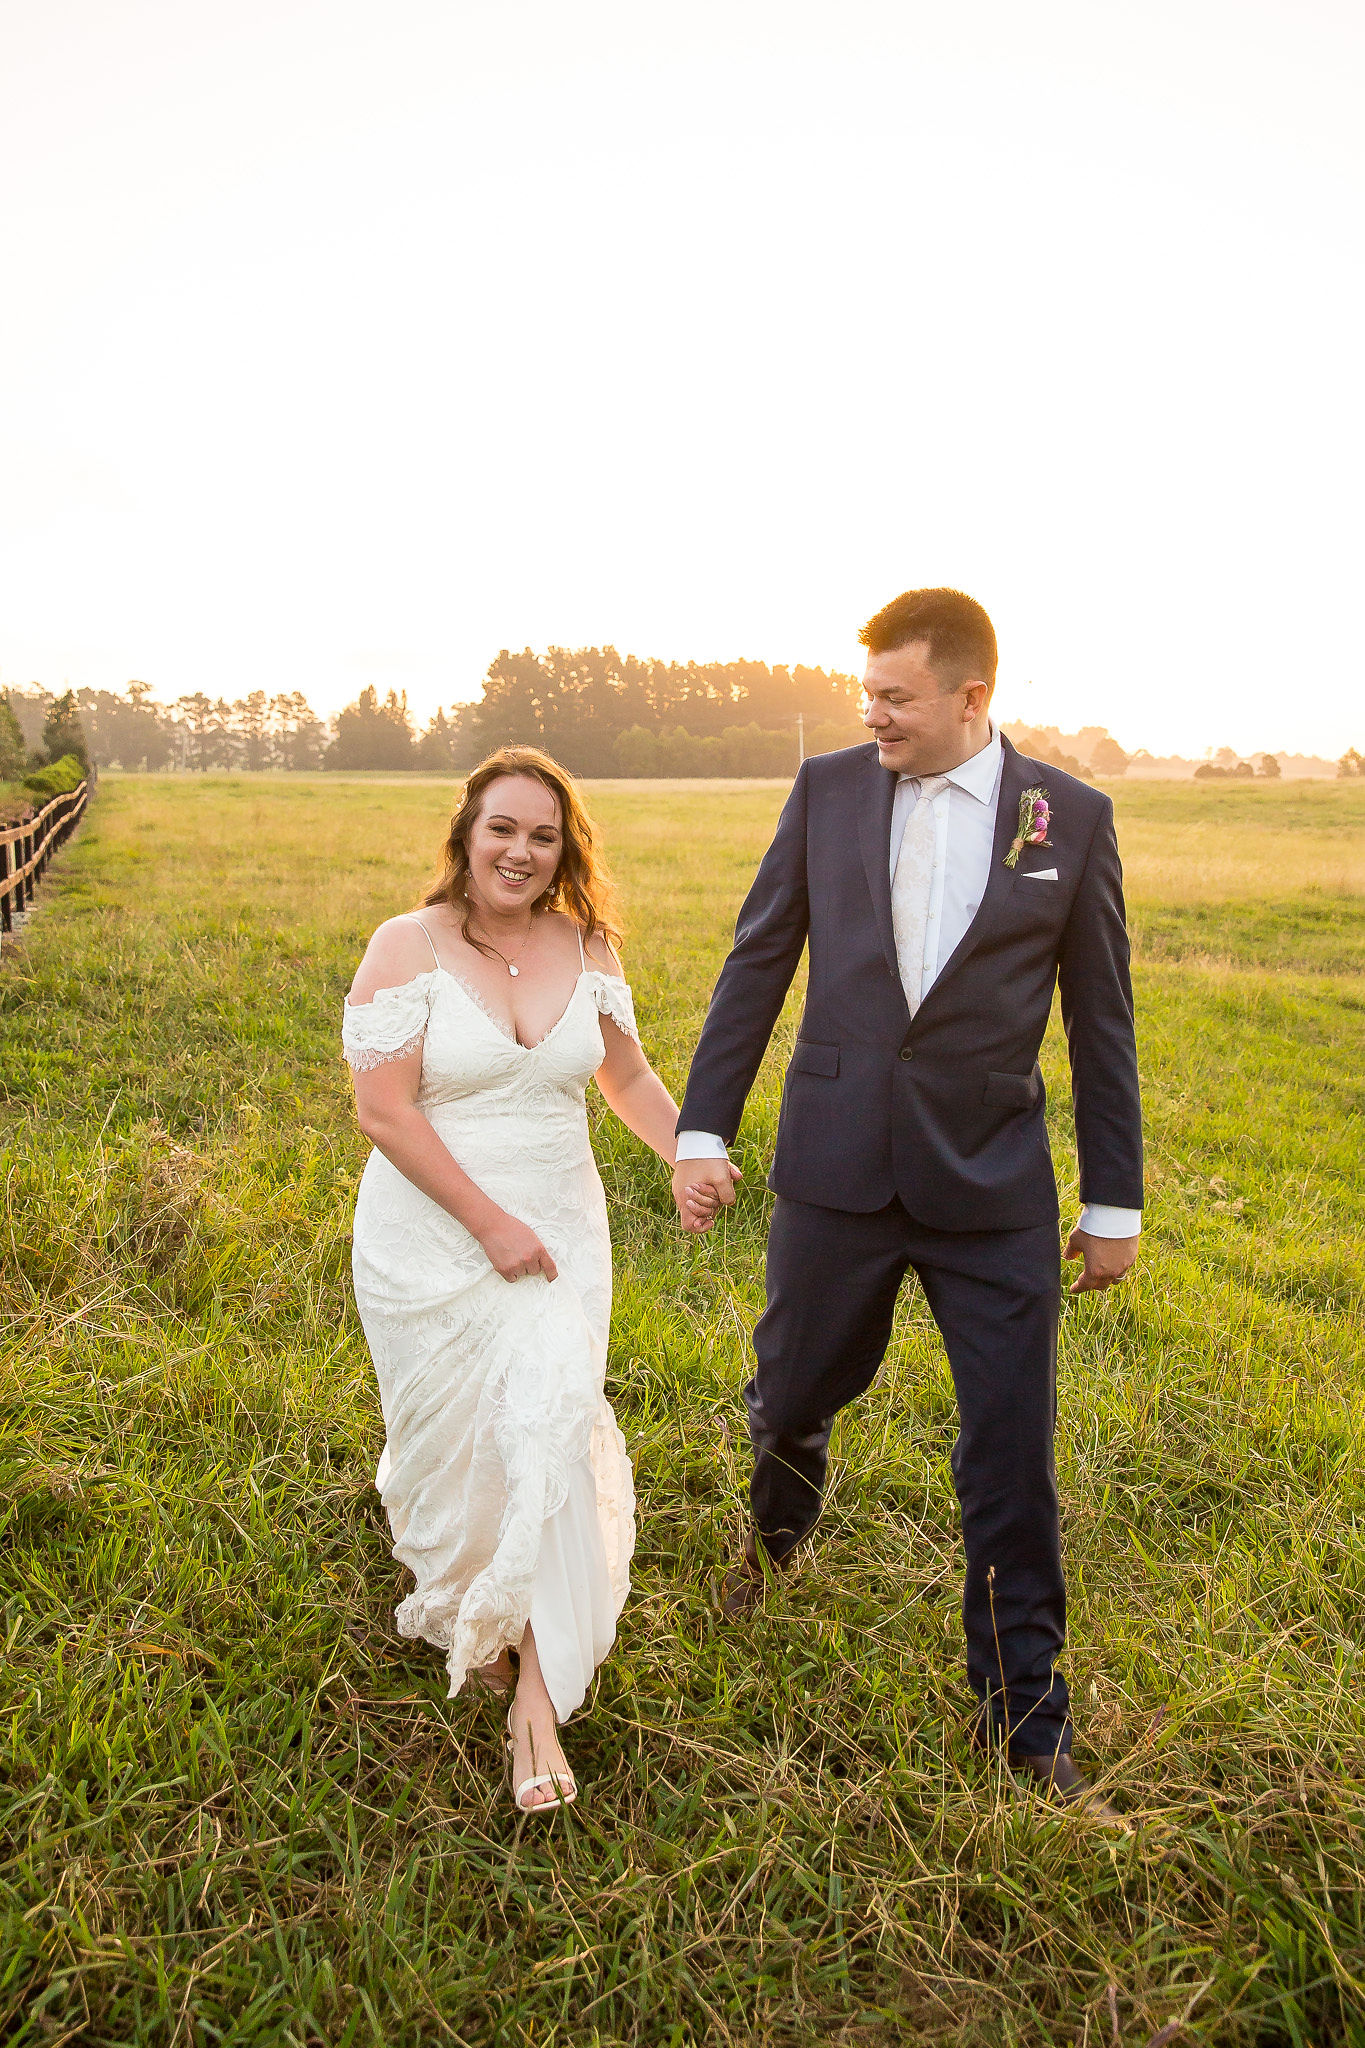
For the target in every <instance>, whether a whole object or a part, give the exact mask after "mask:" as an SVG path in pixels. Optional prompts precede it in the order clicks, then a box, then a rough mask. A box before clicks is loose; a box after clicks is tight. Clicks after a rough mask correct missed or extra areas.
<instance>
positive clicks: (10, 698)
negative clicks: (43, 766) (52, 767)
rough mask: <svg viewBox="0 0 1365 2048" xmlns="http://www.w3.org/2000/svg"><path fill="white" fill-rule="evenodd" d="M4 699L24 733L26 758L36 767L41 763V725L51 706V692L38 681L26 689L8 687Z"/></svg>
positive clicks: (44, 721)
mask: <svg viewBox="0 0 1365 2048" xmlns="http://www.w3.org/2000/svg"><path fill="white" fill-rule="evenodd" d="M5 699H6V702H7V703H8V705H9V708H10V710H11V711H12V712H13V713H14V716H15V717H16V718H17V719H18V721H19V730H20V732H22V734H23V735H24V747H25V749H26V758H27V759H28V760H30V761H31V762H32V764H33V766H34V767H35V768H36V767H38V766H39V765H40V763H41V758H42V751H43V726H44V724H45V723H46V720H47V714H48V712H49V710H50V709H51V706H52V692H51V691H50V690H45V689H43V687H42V685H41V684H40V683H30V685H29V687H28V688H27V689H26V690H20V689H13V688H11V689H8V690H7V691H6V692H5Z"/></svg>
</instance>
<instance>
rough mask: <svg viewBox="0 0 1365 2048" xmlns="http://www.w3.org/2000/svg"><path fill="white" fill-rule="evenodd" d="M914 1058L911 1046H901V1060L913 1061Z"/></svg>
mask: <svg viewBox="0 0 1365 2048" xmlns="http://www.w3.org/2000/svg"><path fill="white" fill-rule="evenodd" d="M914 1057H915V1054H914V1049H913V1047H911V1046H908V1045H903V1046H902V1047H901V1058H902V1059H903V1060H912V1059H913V1058H914Z"/></svg>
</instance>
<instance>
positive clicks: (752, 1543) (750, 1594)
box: [719, 1529, 793, 1621]
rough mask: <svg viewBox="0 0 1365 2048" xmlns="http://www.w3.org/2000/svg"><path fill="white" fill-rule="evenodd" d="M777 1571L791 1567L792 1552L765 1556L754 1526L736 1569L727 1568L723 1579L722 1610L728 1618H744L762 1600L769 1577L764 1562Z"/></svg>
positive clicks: (760, 1603)
mask: <svg viewBox="0 0 1365 2048" xmlns="http://www.w3.org/2000/svg"><path fill="white" fill-rule="evenodd" d="M765 1562H766V1564H767V1566H768V1569H769V1570H770V1571H774V1572H785V1571H790V1569H791V1566H792V1562H793V1554H791V1553H789V1554H788V1555H787V1556H786V1557H766V1556H765V1557H764V1558H760V1556H759V1554H758V1538H757V1536H755V1534H754V1532H753V1530H752V1529H750V1531H749V1533H748V1535H747V1536H746V1537H745V1538H744V1551H743V1555H742V1557H741V1559H740V1563H739V1568H738V1570H736V1571H730V1572H726V1574H725V1576H724V1577H723V1578H722V1580H721V1582H720V1589H719V1590H720V1611H721V1613H722V1614H723V1615H724V1617H725V1619H726V1620H727V1621H742V1620H743V1619H744V1616H745V1615H746V1614H752V1612H753V1610H754V1609H755V1607H759V1606H761V1605H762V1602H763V1588H764V1585H765V1584H766V1580H765V1578H764V1575H763V1566H764V1563H765Z"/></svg>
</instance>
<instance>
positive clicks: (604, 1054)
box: [343, 747, 715, 1812]
mask: <svg viewBox="0 0 1365 2048" xmlns="http://www.w3.org/2000/svg"><path fill="white" fill-rule="evenodd" d="M617 936H618V935H617V932H616V929H615V926H614V923H613V913H612V906H611V891H610V884H609V883H608V881H607V878H606V876H605V874H604V871H603V868H602V865H601V862H600V860H599V858H598V856H597V853H596V850H595V846H594V838H593V829H592V825H591V823H590V822H589V820H588V818H587V816H586V814H585V812H584V810H583V807H582V804H581V802H580V800H579V797H578V794H577V791H576V790H575V788H574V785H573V782H572V780H571V779H570V777H569V776H568V775H567V774H566V772H565V771H564V770H563V769H562V768H560V767H559V766H557V764H556V763H555V762H554V761H552V760H551V759H550V758H549V757H548V755H545V754H542V753H540V752H539V751H538V750H537V749H535V748H533V747H503V748H501V749H500V750H499V751H498V752H497V753H495V754H492V755H490V757H489V758H488V759H487V760H486V761H485V762H484V763H483V764H482V766H480V767H479V768H477V769H476V770H475V771H474V773H473V774H472V775H471V776H470V778H469V781H468V783H467V784H466V787H465V791H464V796H463V799H462V801H461V803H460V807H459V810H458V811H457V812H456V814H455V816H454V818H453V819H452V820H451V825H450V837H449V840H448V842H447V844H446V849H445V871H444V873H443V874H442V876H441V878H440V881H439V882H438V883H437V884H436V886H435V887H434V888H433V889H432V890H431V892H430V894H429V895H428V896H427V897H426V898H425V900H424V902H423V904H422V907H421V909H420V910H419V911H416V912H413V913H412V914H410V915H408V916H403V917H395V918H391V919H390V920H389V921H388V923H387V924H383V925H381V926H380V927H379V930H378V931H377V932H376V933H375V935H374V937H373V938H372V939H371V941H370V944H369V947H368V949H367V951H366V954H365V958H364V960H363V961H362V962H361V965H360V969H359V971H358V973H357V974H356V977H355V981H354V983H353V984H352V987H351V992H350V996H349V998H348V1000H347V1004H346V1009H345V1018H344V1027H343V1042H344V1047H345V1053H346V1058H347V1059H348V1061H349V1062H350V1064H351V1067H352V1069H353V1073H354V1079H355V1094H356V1107H357V1112H358V1115H359V1120H360V1127H361V1129H362V1130H363V1131H364V1132H365V1135H366V1136H367V1137H368V1138H370V1139H371V1140H372V1141H373V1143H374V1146H375V1150H374V1151H373V1152H372V1153H371V1155H370V1159H369V1164H368V1165H367V1166H366V1168H365V1173H364V1177H363V1179H362V1181H361V1184H360V1195H359V1200H358V1202H357V1205H356V1214H355V1233H354V1260H353V1265H354V1274H355V1292H356V1302H357V1305H358V1307H359V1310H360V1318H361V1321H362V1323H363V1324H364V1328H365V1335H366V1338H367V1340H368V1342H369V1347H370V1355H371V1357H372V1359H373V1361H374V1368H375V1373H376V1376H377V1378H378V1381H379V1392H380V1400H381V1402H382V1404H383V1410H384V1422H385V1427H386V1430H387V1435H388V1441H387V1444H386V1446H385V1449H384V1454H383V1457H382V1458H381V1459H380V1464H379V1470H378V1473H377V1474H376V1484H377V1485H378V1487H379V1491H380V1496H381V1498H382V1500H383V1503H384V1507H385V1510H386V1512H387V1514H388V1517H389V1523H390V1527H391V1528H392V1531H393V1547H394V1554H395V1556H396V1557H398V1558H399V1559H400V1560H401V1562H402V1563H403V1564H405V1565H406V1566H407V1567H408V1569H409V1571H410V1572H411V1573H412V1575H413V1578H414V1579H415V1581H416V1584H415V1585H414V1587H413V1589H412V1591H411V1592H410V1593H409V1594H408V1596H407V1598H406V1599H405V1600H404V1601H403V1603H402V1605H401V1606H400V1607H399V1609H398V1615H397V1619H398V1627H399V1630H400V1632H401V1633H402V1634H403V1635H405V1636H421V1637H424V1638H425V1639H426V1641H428V1642H430V1643H435V1644H436V1645H437V1646H438V1647H439V1648H440V1649H442V1650H444V1652H445V1654H446V1668H447V1670H448V1672H449V1674H450V1691H451V1693H452V1695H453V1694H454V1693H456V1692H458V1691H459V1689H460V1687H461V1685H462V1684H463V1683H464V1681H465V1678H466V1677H467V1676H468V1675H469V1674H470V1673H471V1672H473V1673H474V1674H475V1675H476V1676H477V1677H479V1678H480V1679H481V1680H482V1681H483V1683H484V1684H486V1685H488V1686H490V1687H491V1688H492V1689H493V1690H495V1691H497V1692H501V1693H503V1694H509V1693H511V1692H512V1691H513V1688H514V1687H515V1698H514V1699H513V1702H512V1706H511V1708H510V1711H509V1714H508V1729H509V1733H510V1737H511V1740H510V1742H509V1744H508V1749H509V1752H510V1753H511V1758H512V1786H513V1797H514V1799H515V1801H516V1804H517V1806H518V1807H519V1808H520V1809H521V1810H522V1811H523V1812H535V1811H538V1810H540V1809H541V1808H547V1809H549V1810H550V1811H554V1810H556V1809H557V1807H558V1806H559V1805H560V1804H564V1805H568V1804H569V1803H571V1802H572V1801H573V1800H574V1799H575V1798H576V1797H577V1788H576V1786H575V1783H574V1779H573V1773H572V1772H571V1770H570V1769H569V1766H568V1763H567V1761H566V1759H565V1756H564V1752H563V1750H562V1748H561V1746H560V1742H559V1736H558V1724H559V1723H560V1722H563V1721H567V1720H568V1719H569V1717H570V1715H571V1714H573V1713H574V1712H575V1711H576V1710H577V1708H578V1707H579V1706H581V1704H582V1702H583V1698H584V1695H585V1693H586V1691H587V1688H588V1685H589V1683H590V1681H591V1679H592V1675H593V1672H594V1671H595V1670H596V1668H597V1666H598V1665H599V1664H600V1663H601V1661H602V1659H603V1658H604V1657H605V1656H606V1654H607V1652H608V1651H609V1650H610V1648H611V1645H612V1642H613V1640H614V1639H615V1634H616V1619H617V1616H618V1615H619V1613H620V1611H621V1608H622V1606H623V1605H624V1602H625V1598H626V1594H627V1591H628V1588H629V1579H628V1567H629V1564H630V1556H631V1551H632V1549H633V1547H634V1542H635V1519H634V1505H635V1504H634V1490H633V1487H632V1483H631V1469H630V1460H629V1459H628V1457H627V1455H626V1448H625V1442H624V1439H623V1438H622V1435H621V1432H620V1430H619V1429H618V1428H617V1426H616V1419H615V1417H614V1415H613V1414H612V1411H611V1408H610V1406H609V1405H608V1402H607V1399H606V1396H605V1393H604V1391H603V1383H604V1374H605V1367H606V1346H607V1326H608V1322H609V1320H610V1315H611V1245H610V1240H609V1238H608V1234H607V1212H606V1203H605V1200H604V1197H603V1192H602V1183H601V1181H600V1180H599V1178H598V1174H597V1168H596V1165H595V1164H594V1161H593V1156H592V1151H591V1148H590V1145H589V1141H588V1119H587V1109H586V1104H585V1097H584V1091H585V1089H586V1086H587V1083H588V1081H589V1080H590V1079H591V1078H592V1077H593V1076H594V1075H596V1077H597V1082H598V1086H599V1087H600V1088H601V1091H602V1093H603V1095H604V1096H605V1097H606V1099H607V1102H608V1103H609V1104H610V1106H611V1108H612V1109H613V1110H614V1111H615V1113H616V1115H617V1116H619V1117H620V1119H621V1121H622V1122H623V1123H624V1124H627V1125H628V1126H629V1128H630V1129H631V1130H632V1131H634V1132H635V1133H636V1135H637V1136H638V1137H640V1138H642V1139H643V1140H644V1142H645V1144H647V1145H648V1146H650V1148H651V1149H652V1150H653V1151H654V1152H656V1153H657V1154H658V1155H659V1157H660V1159H662V1160H663V1161H664V1163H665V1164H666V1165H668V1166H672V1164H673V1156H674V1136H673V1133H674V1128H675V1125H676V1122H677V1109H676V1106H675V1104H674V1102H673V1099H672V1097H671V1096H670V1094H669V1093H668V1090H667V1089H666V1088H665V1087H664V1085H663V1082H662V1081H661V1080H660V1079H659V1077H658V1075H657V1074H655V1073H654V1071H653V1069H652V1068H651V1067H650V1065H649V1062H648V1061H647V1060H646V1058H645V1056H644V1054H643V1052H642V1051H641V1050H640V1044H639V1039H638V1036H637V1033H636V1028H635V1015H634V1011H633V1008H632V1005H631V996H630V990H629V988H628V987H627V985H626V983H625V981H624V980H623V978H622V976H621V970H620V967H619V965H618V963H617V960H616V956H615V954H614V953H613V951H612V941H613V939H615V938H617ZM714 1207H715V1203H714V1197H712V1196H711V1195H710V1192H709V1191H708V1190H701V1189H699V1190H698V1191H697V1192H696V1194H695V1196H694V1197H693V1201H692V1207H691V1212H690V1215H689V1217H688V1221H689V1223H690V1225H691V1227H693V1228H698V1227H704V1225H705V1223H707V1222H709V1221H710V1217H711V1215H712V1214H713V1213H714Z"/></svg>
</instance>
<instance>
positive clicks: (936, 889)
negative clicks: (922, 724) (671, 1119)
mask: <svg viewBox="0 0 1365 2048" xmlns="http://www.w3.org/2000/svg"><path fill="white" fill-rule="evenodd" d="M1004 762H1005V750H1004V748H1003V747H1002V746H1001V744H1000V734H999V733H998V732H997V731H996V730H995V728H994V727H992V729H991V736H990V738H989V740H988V741H987V742H986V745H985V746H984V747H982V748H981V750H980V751H979V752H978V753H975V754H973V755H972V756H971V758H970V760H967V761H964V762H963V763H962V765H961V766H960V767H958V768H950V769H948V770H947V771H946V773H947V777H948V787H947V788H946V789H942V790H940V791H939V793H938V795H937V796H936V797H935V798H934V800H933V801H934V866H933V878H932V880H931V882H930V885H929V922H928V925H927V926H926V929H925V935H924V980H923V982H922V984H921V986H922V989H923V992H924V995H926V996H927V995H928V993H929V991H930V989H931V988H932V987H933V985H934V983H935V982H936V981H937V980H938V977H939V975H940V973H941V972H942V970H943V968H944V967H945V966H946V965H947V963H948V961H949V960H950V959H951V958H952V956H953V954H954V953H955V952H956V950H957V947H958V944H959V942H960V940H961V939H962V938H963V936H964V934H965V933H966V930H967V927H968V925H969V924H970V923H971V921H972V919H973V918H974V917H975V916H976V913H977V910H978V909H979V908H980V904H981V898H982V896H983V895H984V894H985V891H986V882H987V878H988V877H989V875H990V871H991V852H992V849H993V847H994V845H995V814H996V811H997V809H998V807H999V803H1000V777H1001V772H1002V770H1003V768H1004ZM918 802H919V777H918V776H915V775H902V776H899V777H898V778H897V781H896V793H895V796H894V797H893V799H892V803H891V840H890V845H889V847H888V849H887V854H888V861H889V866H890V875H891V879H892V880H893V881H894V880H895V875H896V862H897V860H898V858H899V857H900V850H901V840H902V838H903V836H904V833H905V828H906V826H907V824H908V823H909V822H910V817H911V814H912V812H913V811H914V809H915V806H916V804H917V803H918ZM677 1156H678V1158H679V1159H680V1160H683V1159H728V1158H729V1156H730V1155H729V1153H728V1151H727V1150H726V1147H725V1141H724V1140H723V1139H722V1138H718V1137H716V1136H715V1134H714V1133H713V1132H711V1131H680V1132H679V1133H678V1153H677ZM1078 1227H1079V1228H1080V1229H1081V1230H1085V1231H1088V1232H1089V1233H1090V1235H1091V1236H1092V1237H1136V1236H1138V1234H1139V1232H1140V1231H1141V1229H1142V1211H1141V1210H1140V1209H1116V1208H1113V1207H1112V1206H1110V1205H1109V1204H1107V1203H1102V1202H1086V1203H1084V1204H1083V1205H1082V1208H1081V1217H1080V1224H1079V1226H1078Z"/></svg>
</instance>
